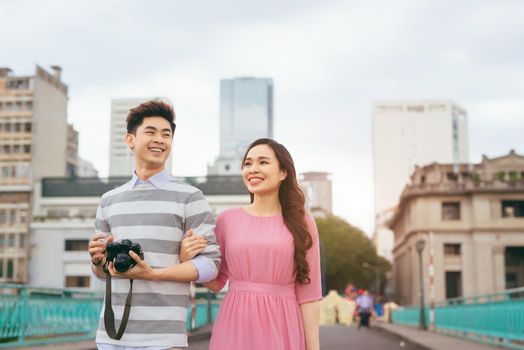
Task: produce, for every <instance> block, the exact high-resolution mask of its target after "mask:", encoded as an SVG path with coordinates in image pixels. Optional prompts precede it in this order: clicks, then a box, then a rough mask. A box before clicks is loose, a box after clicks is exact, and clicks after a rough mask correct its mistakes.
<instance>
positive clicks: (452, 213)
mask: <svg viewBox="0 0 524 350" xmlns="http://www.w3.org/2000/svg"><path fill="white" fill-rule="evenodd" d="M442 220H444V221H450V220H460V202H443V203H442Z"/></svg>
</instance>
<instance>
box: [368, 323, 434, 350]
mask: <svg viewBox="0 0 524 350" xmlns="http://www.w3.org/2000/svg"><path fill="white" fill-rule="evenodd" d="M373 329H374V330H376V331H377V332H381V333H384V334H387V335H389V336H391V337H394V338H396V339H397V340H398V341H399V342H404V344H405V345H404V346H401V347H402V348H404V349H413V350H434V349H433V348H430V347H427V346H426V345H423V344H420V343H418V342H416V341H413V340H411V339H409V338H406V337H405V336H404V335H402V334H400V333H397V332H395V331H393V330H391V329H386V328H383V327H382V326H381V325H380V324H376V323H375V325H374V326H373Z"/></svg>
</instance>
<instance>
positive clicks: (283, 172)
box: [280, 170, 287, 181]
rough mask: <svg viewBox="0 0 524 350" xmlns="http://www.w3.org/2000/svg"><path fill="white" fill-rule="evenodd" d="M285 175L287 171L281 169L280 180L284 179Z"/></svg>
mask: <svg viewBox="0 0 524 350" xmlns="http://www.w3.org/2000/svg"><path fill="white" fill-rule="evenodd" d="M286 177H287V171H285V170H282V171H281V172H280V181H284V180H285V179H286Z"/></svg>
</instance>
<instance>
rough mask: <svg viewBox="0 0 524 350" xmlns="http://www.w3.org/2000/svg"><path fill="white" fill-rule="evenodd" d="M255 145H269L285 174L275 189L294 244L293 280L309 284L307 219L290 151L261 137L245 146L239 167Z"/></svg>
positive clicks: (309, 240)
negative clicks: (245, 149)
mask: <svg viewBox="0 0 524 350" xmlns="http://www.w3.org/2000/svg"><path fill="white" fill-rule="evenodd" d="M258 145H268V146H269V147H271V149H272V150H273V152H275V156H276V157H277V160H278V164H279V167H280V170H282V171H285V172H286V174H287V176H286V178H285V179H284V181H282V183H281V184H280V188H279V190H278V198H279V201H280V205H281V206H282V216H283V218H284V223H285V224H286V227H287V228H288V230H289V231H290V232H291V234H292V235H293V240H294V243H295V253H294V260H295V271H294V272H295V280H296V282H298V283H303V284H308V283H310V278H309V265H308V262H307V260H306V251H307V250H308V249H309V248H311V246H312V245H313V240H312V238H311V234H310V232H309V230H308V225H307V222H306V213H305V209H304V203H305V198H304V193H303V192H302V190H301V189H300V186H299V185H298V181H297V173H296V170H295V164H294V162H293V158H291V154H289V151H288V150H287V149H286V147H284V146H283V145H281V144H280V143H278V142H276V141H275V140H272V139H267V138H262V139H258V140H256V141H254V142H253V143H252V144H250V145H249V147H248V148H247V151H246V153H245V154H244V159H243V160H242V166H244V163H245V161H246V157H247V154H248V153H249V151H250V150H251V149H252V148H253V147H255V146H258ZM250 195H251V203H253V200H254V194H253V193H250Z"/></svg>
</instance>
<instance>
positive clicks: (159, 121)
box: [126, 117, 173, 168]
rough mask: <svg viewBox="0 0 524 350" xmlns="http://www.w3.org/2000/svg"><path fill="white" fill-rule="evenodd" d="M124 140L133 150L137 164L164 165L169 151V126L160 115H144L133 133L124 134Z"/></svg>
mask: <svg viewBox="0 0 524 350" xmlns="http://www.w3.org/2000/svg"><path fill="white" fill-rule="evenodd" d="M126 142H127V144H128V145H129V147H131V149H132V150H133V151H134V152H135V159H136V161H137V164H144V165H146V164H147V165H149V166H150V167H154V168H157V167H159V166H162V165H164V163H165V162H166V160H167V158H168V157H169V153H170V152H171V143H172V142H173V134H172V132H171V126H170V125H169V122H168V121H167V120H165V119H164V118H162V117H146V118H144V121H143V122H142V125H140V126H139V127H138V128H137V129H136V133H135V135H133V134H126Z"/></svg>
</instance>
